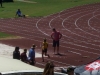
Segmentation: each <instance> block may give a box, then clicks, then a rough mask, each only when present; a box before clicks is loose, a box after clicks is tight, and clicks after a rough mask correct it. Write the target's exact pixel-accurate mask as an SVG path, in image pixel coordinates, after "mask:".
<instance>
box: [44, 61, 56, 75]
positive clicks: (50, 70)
mask: <svg viewBox="0 0 100 75" xmlns="http://www.w3.org/2000/svg"><path fill="white" fill-rule="evenodd" d="M42 75H54V64H53V63H52V62H47V63H46V65H45V68H44V72H43V74H42Z"/></svg>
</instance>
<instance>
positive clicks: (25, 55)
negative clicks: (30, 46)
mask: <svg viewBox="0 0 100 75" xmlns="http://www.w3.org/2000/svg"><path fill="white" fill-rule="evenodd" d="M26 53H27V49H24V51H23V53H21V55H20V56H21V61H23V62H25V63H28V59H27V54H26Z"/></svg>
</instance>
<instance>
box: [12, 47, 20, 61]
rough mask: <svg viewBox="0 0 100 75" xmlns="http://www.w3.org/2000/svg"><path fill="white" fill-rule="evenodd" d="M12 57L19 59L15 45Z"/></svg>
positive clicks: (18, 52) (17, 48)
mask: <svg viewBox="0 0 100 75" xmlns="http://www.w3.org/2000/svg"><path fill="white" fill-rule="evenodd" d="M13 59H19V60H20V51H19V47H15V50H14V51H13Z"/></svg>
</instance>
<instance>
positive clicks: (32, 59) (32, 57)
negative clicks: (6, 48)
mask: <svg viewBox="0 0 100 75" xmlns="http://www.w3.org/2000/svg"><path fill="white" fill-rule="evenodd" d="M35 47H36V46H35V45H34V44H33V45H32V48H31V49H30V50H29V55H28V60H29V63H30V65H35V63H36V61H35Z"/></svg>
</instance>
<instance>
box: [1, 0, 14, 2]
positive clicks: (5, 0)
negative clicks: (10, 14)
mask: <svg viewBox="0 0 100 75" xmlns="http://www.w3.org/2000/svg"><path fill="white" fill-rule="evenodd" d="M2 1H3V2H13V0H2Z"/></svg>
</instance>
